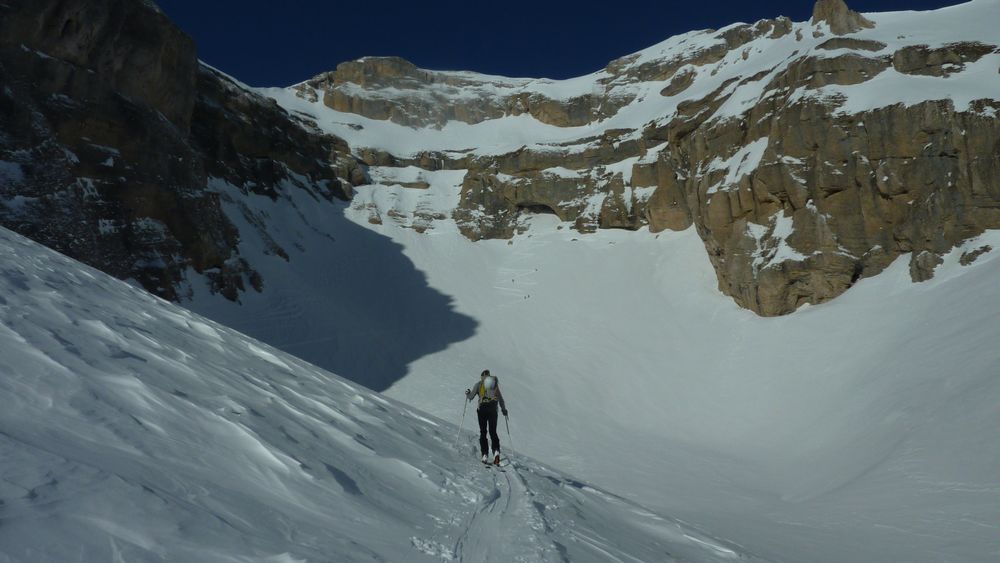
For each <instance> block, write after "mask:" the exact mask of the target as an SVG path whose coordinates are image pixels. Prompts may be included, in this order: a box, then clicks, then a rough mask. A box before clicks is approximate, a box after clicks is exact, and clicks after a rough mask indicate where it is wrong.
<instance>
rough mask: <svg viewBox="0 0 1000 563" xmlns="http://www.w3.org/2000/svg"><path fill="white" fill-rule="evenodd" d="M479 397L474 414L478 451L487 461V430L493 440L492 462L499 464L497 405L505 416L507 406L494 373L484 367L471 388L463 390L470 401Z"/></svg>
mask: <svg viewBox="0 0 1000 563" xmlns="http://www.w3.org/2000/svg"><path fill="white" fill-rule="evenodd" d="M476 398H478V399H479V406H478V407H477V408H476V414H477V415H478V418H479V451H480V453H482V454H483V463H489V459H490V458H489V453H490V450H489V449H488V448H487V446H489V444H488V443H487V441H486V432H487V430H488V431H489V434H490V440H491V441H492V442H493V463H494V464H496V465H499V464H500V436H499V435H497V405H499V406H500V411H501V412H503V415H504V416H507V406H506V405H505V404H504V402H503V393H501V392H500V382H499V381H497V377H496V376H495V375H490V370H488V369H484V370H483V373H481V374H479V381H477V382H476V384H475V385H473V386H472V387H471V388H469V389H466V390H465V399H466V400H467V401H471V400H473V399H476Z"/></svg>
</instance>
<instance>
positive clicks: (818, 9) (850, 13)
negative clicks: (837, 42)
mask: <svg viewBox="0 0 1000 563" xmlns="http://www.w3.org/2000/svg"><path fill="white" fill-rule="evenodd" d="M811 21H812V23H814V24H816V23H821V22H822V23H826V24H827V25H828V26H830V31H831V32H833V33H834V34H836V35H846V34H848V33H854V32H855V31H858V30H861V29H865V28H872V27H875V24H874V23H872V22H871V21H870V20H868V19H866V18H865V17H864V16H862V15H861V14H859V13H857V12H855V11H854V10H851V9H850V8H848V7H847V4H845V3H844V0H818V1H817V2H816V5H815V6H813V14H812V20H811Z"/></svg>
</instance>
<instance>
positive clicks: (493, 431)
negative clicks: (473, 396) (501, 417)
mask: <svg viewBox="0 0 1000 563" xmlns="http://www.w3.org/2000/svg"><path fill="white" fill-rule="evenodd" d="M476 414H477V415H478V416H479V451H480V453H482V454H483V455H486V454H488V453H490V451H489V450H488V449H486V446H488V445H489V444H487V443H486V431H487V429H488V430H489V432H490V440H492V441H493V451H494V452H499V451H500V436H498V435H497V402H496V401H490V402H488V403H483V404H481V405H479V408H478V409H476Z"/></svg>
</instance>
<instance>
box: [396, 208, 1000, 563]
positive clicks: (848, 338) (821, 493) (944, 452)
mask: <svg viewBox="0 0 1000 563" xmlns="http://www.w3.org/2000/svg"><path fill="white" fill-rule="evenodd" d="M538 221H539V222H544V223H549V224H546V225H536V226H537V227H538V228H533V229H531V230H529V231H528V233H527V234H525V235H521V236H518V237H516V238H515V239H514V241H513V243H512V244H509V245H508V244H507V243H506V242H503V241H493V242H480V243H469V242H467V241H464V240H462V239H461V238H459V237H457V236H456V237H453V238H447V237H446V236H444V235H441V236H438V237H437V238H428V237H421V236H418V235H414V234H412V233H411V232H409V231H406V230H402V229H392V228H385V227H382V228H381V229H382V230H383V232H384V233H385V234H386V235H387V236H392V237H393V238H394V240H397V241H399V242H400V243H401V244H403V245H404V246H405V248H406V253H407V255H408V256H411V257H412V258H413V260H414V262H415V263H416V264H417V265H418V266H419V267H420V268H421V269H423V270H424V271H426V272H427V275H428V279H429V281H430V283H431V285H432V286H434V287H436V288H439V289H440V290H441V291H443V292H445V293H447V294H449V295H452V296H454V298H455V304H456V308H457V310H458V311H459V312H461V313H463V314H466V315H469V316H471V317H473V318H475V319H477V320H478V321H479V322H480V326H479V328H478V330H477V332H476V335H475V336H473V337H472V338H470V339H468V340H464V341H462V342H459V343H456V344H454V345H453V346H451V347H449V348H447V349H446V350H445V351H443V352H439V353H436V354H432V355H430V356H427V357H425V358H422V359H421V360H419V361H417V362H415V363H414V364H412V365H411V366H410V370H409V372H408V374H407V376H406V377H405V378H403V379H402V380H400V381H399V382H398V383H396V384H395V385H394V386H393V387H392V388H390V389H389V391H388V394H389V395H390V396H392V397H396V398H398V399H400V400H403V401H405V402H407V403H409V404H413V405H415V406H417V407H419V408H422V409H426V410H428V411H430V412H439V413H447V412H449V410H451V409H453V408H454V407H453V406H452V405H453V401H452V399H451V394H453V393H454V390H455V389H456V388H460V387H462V386H464V385H465V384H466V381H467V380H468V379H469V375H468V374H474V373H476V372H477V371H478V370H479V369H482V368H485V367H488V368H490V369H491V370H492V371H493V373H495V374H497V375H499V376H500V378H501V381H502V382H503V384H504V386H505V387H504V389H505V395H506V396H507V397H508V399H507V400H508V403H509V407H510V410H511V417H512V420H516V421H517V423H518V428H525V427H527V430H526V431H524V430H522V431H521V432H519V433H518V435H517V437H516V439H517V440H518V447H519V448H521V449H522V450H523V451H525V452H527V453H529V454H530V455H533V456H537V457H539V458H540V459H544V460H546V461H548V462H550V463H555V464H558V465H559V466H560V467H565V468H567V469H568V470H570V471H572V472H573V473H575V474H578V475H582V476H585V477H586V478H587V479H588V480H592V481H593V482H595V483H599V484H601V485H603V486H606V487H608V488H609V489H610V490H614V491H616V492H619V493H621V494H623V495H625V496H628V497H630V498H633V499H642V502H643V503H645V504H649V505H651V506H655V507H657V508H658V509H660V510H665V511H669V512H670V513H671V514H675V515H678V516H681V517H682V518H684V519H685V520H687V521H692V522H696V523H698V524H699V526H701V527H703V528H705V529H710V530H712V531H713V533H716V534H719V535H722V536H724V537H727V538H729V539H731V540H733V541H737V542H739V543H740V544H741V545H743V546H745V547H747V548H748V549H750V550H752V551H753V552H754V553H757V554H759V555H762V556H764V557H765V558H768V559H771V560H784V561H829V562H835V561H985V560H994V559H997V558H998V557H1000V473H998V472H997V470H996V469H997V467H998V466H997V464H998V462H1000V444H998V442H997V441H996V440H995V428H997V425H998V424H1000V409H998V408H997V406H996V405H998V404H1000V378H998V377H997V374H998V373H1000V346H997V344H996V343H997V341H998V339H1000V286H998V285H997V283H996V280H997V279H998V277H1000V256H998V255H997V253H996V251H995V250H994V251H992V252H988V253H986V254H983V255H982V256H980V257H979V259H978V260H976V261H975V262H973V263H972V264H971V265H968V266H962V265H960V264H959V257H960V256H961V255H962V253H963V252H966V251H973V250H975V249H978V248H982V247H983V246H987V245H988V246H991V247H992V248H993V249H996V248H1000V233H998V232H990V233H987V234H986V235H984V236H983V237H981V238H980V239H977V240H973V241H970V242H969V243H967V245H966V246H965V247H963V248H960V249H956V250H955V251H954V252H953V253H952V254H950V255H949V256H948V257H947V260H946V262H945V264H943V265H942V266H941V267H940V268H939V269H938V271H937V274H936V275H935V277H934V279H932V280H930V281H928V282H924V283H921V284H914V283H912V282H911V281H910V277H909V272H908V271H907V268H906V262H907V261H906V260H905V259H900V260H898V261H897V262H896V263H894V264H893V265H892V267H891V268H890V269H889V270H888V271H887V272H886V273H884V274H883V275H881V276H878V277H876V278H872V279H866V280H863V281H862V282H860V283H859V284H858V285H857V286H856V287H855V288H853V289H852V290H851V292H849V293H848V294H846V295H845V296H842V297H840V298H838V299H837V300H835V301H834V302H831V303H828V304H824V305H821V306H816V307H809V308H806V309H804V310H802V311H800V312H798V313H795V314H793V315H790V316H786V317H778V318H761V317H757V316H755V315H753V314H752V313H750V312H748V311H745V310H743V309H740V308H738V307H737V306H736V305H734V304H733V303H732V302H731V301H730V300H728V299H727V298H725V297H724V296H722V295H720V294H719V293H718V291H717V290H716V288H715V283H716V282H715V277H714V273H713V271H712V269H711V266H710V264H709V262H708V259H707V257H705V256H704V250H703V247H702V246H701V242H700V240H699V239H698V237H697V235H696V234H695V233H694V232H693V230H688V231H686V232H683V233H662V234H660V235H659V236H650V235H648V233H640V234H639V235H636V234H634V233H626V232H621V231H602V232H598V233H596V234H593V235H585V236H581V235H579V234H577V233H574V232H572V231H570V230H568V229H563V230H558V229H554V228H552V227H553V226H552V225H551V222H553V221H555V220H554V219H553V218H551V217H548V216H545V217H539V218H538ZM455 271H462V272H463V275H461V276H456V275H454V272H455ZM456 368H461V369H456ZM459 371H461V372H464V374H462V375H457V373H456V372H459ZM623 436H627V437H628V439H623V438H622V437H623Z"/></svg>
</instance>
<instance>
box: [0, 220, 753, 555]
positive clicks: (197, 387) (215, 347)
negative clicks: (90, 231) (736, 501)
mask: <svg viewBox="0 0 1000 563" xmlns="http://www.w3.org/2000/svg"><path fill="white" fill-rule="evenodd" d="M0 352H2V353H0V521H2V525H0V560H3V561H25V562H27V561H33V562H42V561H190V562H195V561H271V562H275V563H277V562H289V563H290V562H293V561H362V560H373V559H374V560H387V561H442V560H452V559H461V560H468V561H487V560H496V561H564V560H572V561H607V560H620V561H668V560H671V559H674V558H677V559H680V560H684V561H735V560H743V561H747V560H752V559H753V558H749V557H747V556H745V554H740V553H739V552H738V551H737V549H738V548H736V547H734V546H732V545H729V544H727V543H725V542H721V541H719V540H715V539H712V538H711V537H708V536H706V535H704V534H702V533H699V532H697V531H695V530H693V529H692V528H691V527H689V526H686V525H683V524H681V523H679V522H677V521H675V520H672V519H668V518H664V517H660V516H658V515H656V514H654V513H652V512H650V511H648V510H646V509H644V508H642V507H641V506H639V505H638V504H635V503H633V502H630V501H627V500H625V499H623V498H621V497H619V496H616V495H614V494H611V493H608V492H606V491H602V490H600V489H597V488H594V487H592V486H590V485H587V484H585V483H582V482H580V481H578V480H575V479H572V478H570V477H567V476H565V475H563V474H561V473H559V472H557V471H555V470H552V469H549V468H547V467H545V466H543V465H541V464H539V463H536V462H534V461H532V460H530V459H526V458H523V457H521V456H518V455H516V454H514V456H513V457H512V459H513V460H514V462H513V463H512V464H511V465H509V466H508V467H506V468H503V469H502V470H501V469H496V468H488V467H484V466H482V465H481V464H480V463H479V462H478V461H477V460H476V459H475V457H474V456H472V455H468V453H469V450H472V449H473V446H472V435H471V433H470V432H469V431H468V430H466V433H465V434H464V435H463V436H462V438H461V440H460V441H459V440H458V437H459V435H458V428H457V427H456V426H454V425H452V424H448V423H446V422H443V421H441V420H440V419H432V418H429V417H427V416H424V415H422V414H420V413H418V412H415V411H414V410H413V409H411V408H409V407H407V406H404V405H403V404H401V403H398V402H396V401H392V400H387V399H385V398H383V397H381V396H379V395H377V394H375V393H372V392H371V391H368V390H365V389H364V388H362V387H359V386H358V385H356V384H353V383H350V382H348V381H346V380H344V379H342V378H340V377H338V376H336V375H333V374H331V373H329V372H326V371H323V370H321V369H318V368H316V367H315V366H312V365H309V364H307V363H305V362H302V361H301V360H298V359H296V358H294V357H292V356H289V355H287V354H285V353H282V352H280V351H277V350H275V349H273V348H271V347H269V346H267V345H266V344H263V343H261V342H258V341H255V340H253V339H250V338H248V337H246V336H244V335H241V334H239V333H237V332H235V331H233V330H231V329H228V328H225V327H223V326H221V325H218V324H216V323H214V322H212V321H210V320H207V319H204V318H201V317H199V316H197V315H194V314H192V313H190V312H188V311H186V310H184V309H181V308H179V307H177V306H176V305H173V304H170V303H168V302H166V301H163V300H160V299H157V298H155V297H152V296H150V295H149V294H147V293H145V292H143V291H141V290H138V289H136V288H134V287H131V286H129V285H127V284H125V283H123V282H120V281H118V280H115V279H113V278H111V277H109V276H107V275H106V274H103V273H101V272H98V271H97V270H94V269H91V268H88V267H86V266H83V265H81V264H79V263H77V262H75V261H73V260H70V259H68V258H66V257H64V256H61V255H58V254H56V253H55V252H53V251H51V250H49V249H47V248H44V247H42V246H40V245H38V244H37V243H34V242H31V241H29V240H27V239H25V238H23V237H20V236H18V235H15V234H13V233H11V232H10V231H7V230H6V229H0ZM514 428H518V427H517V425H516V422H515V426H514ZM456 444H458V447H456Z"/></svg>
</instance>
